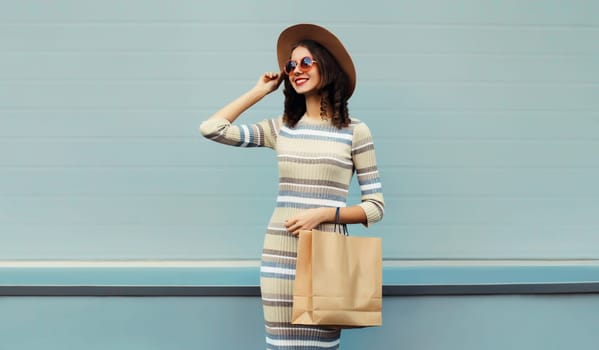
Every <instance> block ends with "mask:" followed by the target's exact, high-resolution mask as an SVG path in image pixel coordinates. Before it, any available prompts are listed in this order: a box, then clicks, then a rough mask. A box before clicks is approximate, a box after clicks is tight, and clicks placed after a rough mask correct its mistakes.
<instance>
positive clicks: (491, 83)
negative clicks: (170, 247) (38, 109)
mask: <svg viewBox="0 0 599 350" xmlns="http://www.w3.org/2000/svg"><path fill="white" fill-rule="evenodd" d="M0 81H1V82H2V83H3V84H6V85H35V86H36V87H38V86H39V85H65V84H73V85H77V84H82V85H95V84H97V83H101V84H105V85H138V84H151V85H161V84H177V85H206V84H204V83H205V82H207V81H219V82H222V83H223V84H225V83H227V82H229V83H233V84H242V83H243V84H245V83H246V82H247V81H248V79H242V80H240V79H229V80H227V79H225V80H223V79H217V78H214V79H199V78H198V79H2V80H0ZM360 84H363V85H370V84H388V85H393V86H397V87H411V86H450V87H454V86H460V87H462V86H463V87H481V86H485V87H496V86H522V87H563V88H567V87H599V82H595V81H590V82H572V81H551V82H543V81H507V80H463V81H460V80H439V81H432V80H430V81H424V80H412V81H407V80H401V81H397V80H396V79H389V80H387V79H364V80H363V81H362V82H361V83H360Z"/></svg>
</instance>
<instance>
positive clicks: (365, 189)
mask: <svg viewBox="0 0 599 350" xmlns="http://www.w3.org/2000/svg"><path fill="white" fill-rule="evenodd" d="M352 159H353V162H354V167H355V169H356V175H357V177H358V184H359V185H360V191H361V194H362V201H361V203H360V204H359V206H361V207H362V209H364V212H365V213H366V217H367V223H366V226H369V225H370V224H373V223H375V222H378V221H380V220H381V219H382V218H383V214H384V211H385V210H384V208H385V200H384V198H383V191H382V185H381V178H380V176H379V171H378V167H377V163H376V157H375V152H374V143H373V142H372V135H371V133H370V129H369V128H368V126H367V125H366V124H364V123H362V122H359V124H357V125H356V126H355V128H354V135H353V141H352Z"/></svg>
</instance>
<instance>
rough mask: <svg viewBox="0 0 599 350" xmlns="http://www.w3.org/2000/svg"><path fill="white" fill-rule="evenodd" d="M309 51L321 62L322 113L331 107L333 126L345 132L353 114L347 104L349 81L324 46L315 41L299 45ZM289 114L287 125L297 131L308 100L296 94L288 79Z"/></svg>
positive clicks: (287, 110) (287, 115)
mask: <svg viewBox="0 0 599 350" xmlns="http://www.w3.org/2000/svg"><path fill="white" fill-rule="evenodd" d="M298 46H302V47H305V48H306V49H308V50H309V51H310V53H311V54H312V58H313V59H314V60H315V61H316V62H318V63H317V64H318V68H319V69H320V77H321V81H320V86H319V88H318V93H319V94H320V95H321V102H320V112H321V115H323V114H326V109H327V105H328V104H330V105H331V106H333V115H332V123H333V125H334V126H336V127H337V128H339V129H341V128H344V127H346V126H348V125H349V123H350V122H351V120H350V118H349V110H348V108H347V100H348V99H349V91H348V86H349V78H348V76H347V74H346V73H345V72H344V71H343V70H342V69H341V66H340V65H339V63H337V60H335V58H334V57H333V56H332V55H331V54H330V53H329V51H327V50H326V49H325V48H324V47H323V46H322V45H320V44H318V43H317V42H315V41H312V40H303V41H300V42H298V43H296V44H295V45H293V48H292V51H293V49H295V48H296V47H298ZM283 94H284V95H285V110H284V112H283V121H284V122H285V124H286V125H287V126H289V127H294V126H295V125H296V124H297V122H298V121H299V120H300V119H301V118H302V116H303V115H304V114H305V113H306V97H305V96H304V95H301V94H298V93H297V92H295V89H294V88H293V86H292V85H291V82H289V79H285V88H284V90H283Z"/></svg>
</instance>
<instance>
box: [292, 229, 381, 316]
mask: <svg viewBox="0 0 599 350" xmlns="http://www.w3.org/2000/svg"><path fill="white" fill-rule="evenodd" d="M291 322H292V323H293V324H304V325H326V326H335V327H339V328H354V327H368V326H380V325H381V324H382V247H381V239H380V238H372V237H350V236H346V235H344V234H339V233H336V232H323V231H317V230H311V231H301V232H300V235H299V241H298V250H297V262H296V272H295V284H294V290H293V310H292V321H291Z"/></svg>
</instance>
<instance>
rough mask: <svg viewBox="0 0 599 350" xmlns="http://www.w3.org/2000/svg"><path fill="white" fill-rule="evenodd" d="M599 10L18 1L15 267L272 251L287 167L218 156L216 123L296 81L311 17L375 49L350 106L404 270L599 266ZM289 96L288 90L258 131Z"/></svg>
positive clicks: (6, 253) (8, 157) (5, 231)
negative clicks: (294, 55) (202, 130)
mask: <svg viewBox="0 0 599 350" xmlns="http://www.w3.org/2000/svg"><path fill="white" fill-rule="evenodd" d="M598 12H599V5H598V4H597V3H596V2H590V1H548V2H537V1H520V0H518V1H516V0H513V1H502V2H495V1H483V2H481V1H477V0H462V1H443V0H427V1H418V2H413V1H374V2H362V3H356V4H351V5H349V4H347V3H346V2H339V1H327V2H322V3H318V5H315V4H313V5H310V6H298V4H297V3H296V2H291V1H289V2H281V1H261V2H258V3H253V2H243V1H224V2H218V3H212V4H211V5H210V6H206V5H205V4H203V3H202V2H197V1H177V2H175V3H174V4H171V3H169V4H166V3H161V2H146V1H134V2H127V3H126V4H121V3H120V2H113V3H111V2H108V3H107V2H101V3H100V2H78V1H53V2H51V3H49V2H43V1H31V2H13V1H2V11H0V43H1V44H0V81H1V84H0V142H1V147H0V172H1V173H0V176H1V177H2V181H0V195H1V196H2V197H1V198H2V199H1V200H0V225H1V227H2V231H1V233H0V256H2V257H3V258H5V259H38V258H44V259H131V258H134V259H137V258H139V259H201V258H225V259H229V258H245V259H254V258H256V256H257V253H258V252H259V251H260V247H261V244H262V239H261V237H262V232H263V231H264V226H265V224H266V222H267V221H268V217H269V216H270V213H271V210H272V207H273V201H274V196H275V193H276V170H275V159H274V155H273V153H272V152H270V151H268V150H237V149H232V148H231V149H228V148H226V147H223V146H221V145H216V144H211V143H209V142H207V141H206V140H203V139H201V138H200V137H199V136H198V132H197V126H198V124H199V123H200V121H201V120H203V119H204V118H207V117H208V116H209V115H210V114H211V113H213V112H214V111H215V110H216V109H217V108H219V107H220V106H222V105H223V104H224V103H226V102H227V101H229V100H230V99H232V98H233V97H235V96H236V95H238V94H240V93H241V92H243V91H245V90H246V89H248V88H249V87H251V86H252V85H253V84H254V82H255V80H256V77H257V76H258V74H260V73H261V72H263V71H266V70H272V69H275V57H274V45H275V41H276V38H277V35H278V33H279V32H280V30H281V29H283V28H284V27H285V26H287V25H289V24H291V23H296V22H300V21H307V22H317V23H321V24H323V25H326V26H328V27H330V28H331V29H332V30H334V31H335V32H336V33H337V34H338V35H339V36H340V37H341V38H342V39H343V41H344V42H345V43H346V45H347V47H348V48H349V50H351V52H352V54H353V56H354V58H355V61H356V65H357V68H358V76H359V80H358V87H357V90H356V93H355V95H354V97H353V98H352V100H351V101H350V102H351V103H350V108H351V111H352V113H353V114H354V115H356V116H357V117H359V118H361V119H363V120H364V121H366V122H367V123H368V124H369V125H370V126H371V129H372V131H373V134H374V137H375V142H376V146H377V156H378V159H379V163H380V168H381V171H382V176H383V181H384V189H385V195H386V199H387V204H388V206H387V211H386V214H387V215H386V218H385V220H384V221H383V222H382V223H381V224H379V225H377V226H374V227H373V228H372V230H371V231H370V233H371V234H380V235H381V236H383V238H384V240H385V245H384V252H385V256H386V257H387V258H401V259H405V258H410V259H411V258H417V259H421V258H430V259H438V258H468V259H471V258H474V259H479V258H482V259H489V258H498V259H504V258H507V259H510V258H525V259H530V258H533V259H535V258H559V259H571V258H597V257H598V256H599V248H597V247H599V236H598V235H596V234H595V232H596V231H597V229H599V215H596V213H597V212H599V186H597V185H596V180H595V179H596V178H598V177H599V157H597V151H596V150H597V147H598V146H599V143H598V141H599V117H598V115H599V113H598V112H599V88H598V87H597V84H598V83H599V58H598V57H599V46H598V45H596V43H597V42H599V33H598V32H597V25H598V24H599V20H598V19H597V16H596V15H595V14H596V13H598ZM281 105H282V94H281V93H280V92H279V93H275V94H273V95H272V96H269V97H268V98H267V99H266V100H265V101H263V102H262V103H261V104H259V105H258V106H256V108H255V109H253V110H251V111H250V112H249V113H247V115H246V116H245V117H244V118H243V120H244V121H248V122H252V121H256V120H260V119H262V118H268V117H274V116H277V115H278V114H279V113H280V112H281ZM355 199H356V197H355V196H354V197H353V200H354V201H355ZM355 230H356V231H355V232H356V233H363V230H361V229H360V228H358V227H356V228H355ZM231 241H235V242H237V244H235V245H231V244H229V243H228V242H231ZM65 242H68V243H69V244H65Z"/></svg>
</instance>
